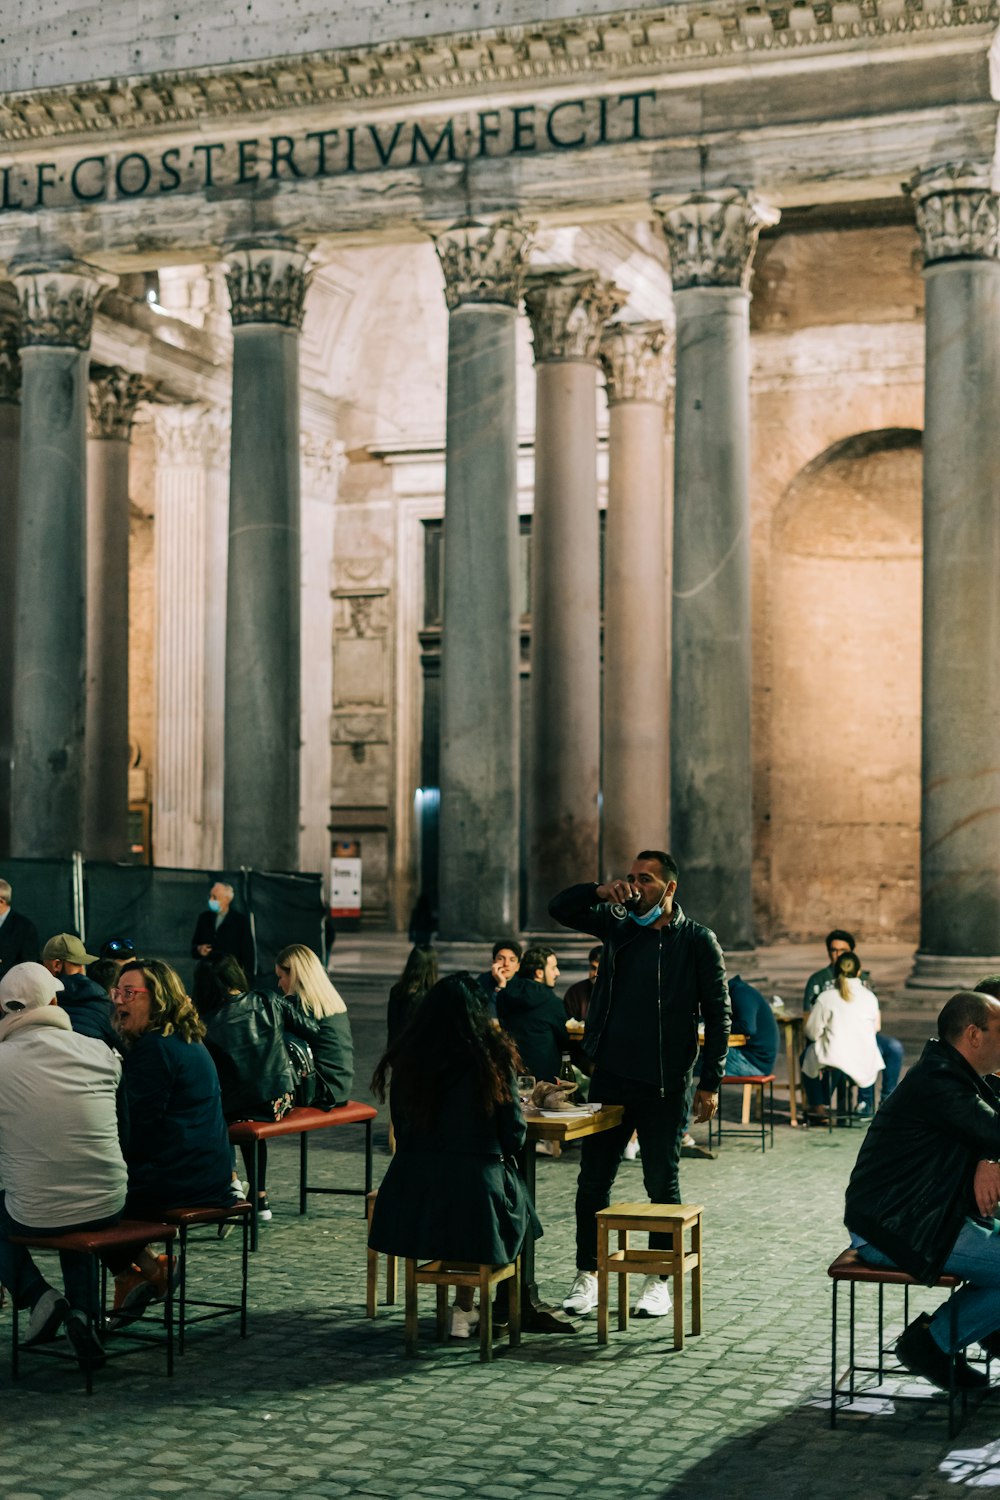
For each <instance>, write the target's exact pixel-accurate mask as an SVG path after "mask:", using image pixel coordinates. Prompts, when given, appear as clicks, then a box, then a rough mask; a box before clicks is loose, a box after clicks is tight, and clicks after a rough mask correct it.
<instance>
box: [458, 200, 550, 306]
mask: <svg viewBox="0 0 1000 1500" xmlns="http://www.w3.org/2000/svg"><path fill="white" fill-rule="evenodd" d="M530 233H531V226H529V225H523V224H516V223H514V221H513V220H501V221H500V222H498V223H496V224H479V223H477V222H475V221H474V220H471V219H470V220H468V221H466V222H465V223H462V224H453V225H452V227H451V228H450V229H443V230H441V231H440V232H439V233H437V234H435V235H434V248H435V250H436V251H437V253H438V260H439V261H440V262H441V270H442V271H443V272H444V296H445V301H446V302H447V304H448V311H449V312H453V311H454V309H455V308H456V307H461V306H462V305H463V303H466V302H499V303H500V304H501V306H503V307H516V306H517V304H518V303H519V302H520V300H521V285H522V279H523V276H524V256H525V251H526V250H527V246H528V240H529V237H530Z"/></svg>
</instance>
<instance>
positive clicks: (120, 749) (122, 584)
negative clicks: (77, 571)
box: [83, 369, 149, 860]
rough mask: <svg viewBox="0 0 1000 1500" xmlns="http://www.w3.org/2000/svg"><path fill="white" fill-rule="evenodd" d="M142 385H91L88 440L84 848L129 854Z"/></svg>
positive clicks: (110, 377)
mask: <svg viewBox="0 0 1000 1500" xmlns="http://www.w3.org/2000/svg"><path fill="white" fill-rule="evenodd" d="M148 393H149V387H148V385H147V384H146V382H145V381H144V380H143V379H142V378H141V377H140V376H138V375H130V374H129V373H128V372H127V371H126V370H119V369H109V370H102V371H101V372H100V373H99V374H98V375H97V376H96V377H95V378H93V379H92V380H91V383H90V441H89V442H88V444H87V729H86V739H85V757H84V763H85V784H86V797H85V803H84V834H83V850H84V853H85V854H86V855H87V857H88V859H108V860H118V859H125V858H126V856H127V854H128V742H129V740H128V622H129V565H128V539H129V514H128V507H129V495H128V474H129V468H128V462H129V438H130V435H131V432H132V419H133V417H134V416H135V409H136V406H137V405H138V403H139V402H140V401H141V400H142V399H143V397H144V396H146V395H148Z"/></svg>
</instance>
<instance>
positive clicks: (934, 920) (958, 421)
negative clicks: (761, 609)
mask: <svg viewBox="0 0 1000 1500" xmlns="http://www.w3.org/2000/svg"><path fill="white" fill-rule="evenodd" d="M910 191H911V194H912V197H913V203H914V207H915V209H916V216H917V228H918V229H919V231H920V238H921V242H922V245H923V252H924V265H925V270H924V280H925V282H926V286H927V310H926V315H925V339H926V364H925V370H926V373H925V376H924V380H925V394H924V505H923V510H924V541H923V552H924V570H923V572H924V580H923V581H924V587H923V746H922V751H923V754H922V761H923V764H922V801H921V855H920V951H919V952H918V954H917V962H916V966H915V969H914V973H913V975H912V976H911V979H910V981H909V982H910V983H911V984H913V985H916V986H921V987H928V988H938V987H940V988H942V989H947V990H955V989H958V988H960V987H962V986H963V985H965V986H971V985H975V984H976V983H977V982H978V980H980V979H981V978H982V977H983V976H984V974H986V973H988V972H990V971H994V972H995V971H996V969H997V968H1000V769H998V767H997V754H996V747H997V744H998V743H1000V595H998V582H997V580H998V578H1000V493H998V491H1000V483H998V474H1000V436H998V429H997V413H998V411H1000V196H998V194H997V193H996V192H995V191H994V190H993V188H992V186H991V178H990V166H989V164H988V163H985V162H984V163H981V164H979V163H962V164H961V165H947V166H941V167H934V168H931V169H930V170H927V171H924V172H921V173H920V174H919V175H918V176H917V177H916V178H915V179H914V181H913V183H912V184H911V187H910Z"/></svg>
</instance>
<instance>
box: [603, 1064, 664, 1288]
mask: <svg viewBox="0 0 1000 1500" xmlns="http://www.w3.org/2000/svg"><path fill="white" fill-rule="evenodd" d="M691 1093H692V1090H691V1085H690V1083H688V1084H685V1085H683V1086H682V1087H681V1088H676V1089H673V1090H671V1091H670V1092H668V1093H667V1094H666V1096H665V1097H663V1098H661V1097H660V1090H659V1089H658V1088H657V1086H656V1085H655V1084H652V1083H636V1082H635V1081H634V1080H633V1079H629V1078H619V1077H617V1076H616V1075H615V1074H614V1073H608V1072H606V1071H605V1070H604V1069H603V1068H602V1067H601V1066H600V1064H598V1065H597V1067H596V1068H595V1069H594V1076H593V1078H592V1079H591V1084H590V1098H591V1100H592V1101H593V1102H594V1103H595V1104H598V1103H599V1104H621V1105H624V1109H625V1113H624V1115H623V1117H622V1123H621V1124H620V1125H617V1126H616V1127H615V1128H614V1130H604V1131H602V1132H601V1134H600V1135H588V1136H586V1137H585V1138H584V1139H583V1140H582V1141H581V1142H580V1176H579V1177H578V1179H577V1184H576V1265H577V1270H579V1271H596V1270H597V1221H596V1219H595V1218H594V1215H595V1214H596V1213H597V1211H598V1210H599V1209H602V1208H607V1206H608V1204H609V1203H610V1202H611V1189H612V1186H613V1185H614V1180H615V1176H616V1174H617V1172H618V1167H619V1165H620V1163H621V1159H622V1154H623V1152H624V1150H625V1147H626V1146H627V1145H628V1142H629V1139H630V1138H631V1135H632V1132H633V1130H634V1131H636V1133H637V1134H638V1137H639V1150H640V1152H641V1153H642V1180H643V1186H644V1187H645V1189H646V1192H647V1194H648V1196H649V1201H650V1202H651V1203H680V1202H681V1185H680V1174H679V1170H678V1168H679V1164H680V1159H681V1141H682V1139H683V1136H684V1132H685V1130H686V1128H687V1118H688V1112H689V1110H690V1108H691ZM649 1244H650V1248H651V1249H654V1250H662V1249H669V1248H670V1245H671V1237H670V1235H669V1234H651V1235H650V1236H649Z"/></svg>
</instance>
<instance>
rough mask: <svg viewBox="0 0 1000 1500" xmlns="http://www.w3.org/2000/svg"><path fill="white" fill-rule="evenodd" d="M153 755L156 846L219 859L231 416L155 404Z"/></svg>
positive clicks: (179, 860)
mask: <svg viewBox="0 0 1000 1500" xmlns="http://www.w3.org/2000/svg"><path fill="white" fill-rule="evenodd" d="M153 423H154V432H155V436H156V523H155V524H156V530H155V554H156V726H157V727H156V755H155V760H154V779H153V852H154V856H155V860H156V863H157V864H158V865H166V866H173V867H176V868H179V869H200V868H202V867H203V866H205V867H208V868H212V867H216V868H217V867H218V866H219V865H221V862H222V752H223V695H224V691H225V670H224V668H225V631H226V620H225V602H226V545H227V536H228V527H227V525H226V517H227V513H228V482H229V470H228V459H229V422H228V417H227V414H226V413H220V412H217V411H213V410H211V409H210V408H206V407H204V406H197V405H192V406H157V407H155V408H154V411H153Z"/></svg>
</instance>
